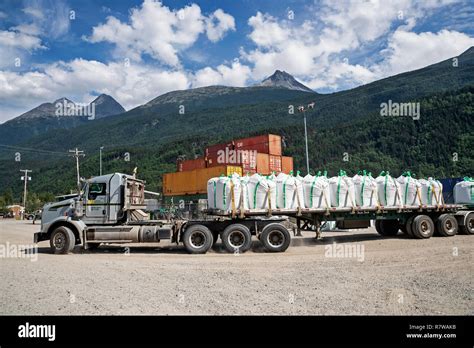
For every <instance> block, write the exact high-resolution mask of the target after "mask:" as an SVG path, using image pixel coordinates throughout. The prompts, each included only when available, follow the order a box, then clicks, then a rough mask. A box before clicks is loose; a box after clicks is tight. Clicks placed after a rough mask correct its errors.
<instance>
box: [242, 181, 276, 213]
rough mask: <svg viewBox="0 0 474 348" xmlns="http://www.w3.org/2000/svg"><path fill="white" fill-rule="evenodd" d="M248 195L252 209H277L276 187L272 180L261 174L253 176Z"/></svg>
mask: <svg viewBox="0 0 474 348" xmlns="http://www.w3.org/2000/svg"><path fill="white" fill-rule="evenodd" d="M248 193H249V203H250V209H269V208H271V209H275V208H276V185H275V183H274V182H273V181H272V180H268V179H266V178H265V177H264V176H261V175H259V174H254V175H252V176H251V177H250V179H249V182H248ZM270 205H271V207H270Z"/></svg>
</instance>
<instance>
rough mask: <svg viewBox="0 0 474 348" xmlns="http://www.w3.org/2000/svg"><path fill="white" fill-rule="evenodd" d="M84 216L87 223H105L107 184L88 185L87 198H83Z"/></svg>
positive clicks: (94, 183) (95, 183)
mask: <svg viewBox="0 0 474 348" xmlns="http://www.w3.org/2000/svg"><path fill="white" fill-rule="evenodd" d="M84 200H85V202H84V206H85V213H86V214H85V215H86V219H87V220H88V221H89V222H96V223H99V222H105V220H106V218H107V215H106V214H107V203H108V202H107V184H106V183H105V182H93V183H89V188H88V190H87V196H86V197H84Z"/></svg>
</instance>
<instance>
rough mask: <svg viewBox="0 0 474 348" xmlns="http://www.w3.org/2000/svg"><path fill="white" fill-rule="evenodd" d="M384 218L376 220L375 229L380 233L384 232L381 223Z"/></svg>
mask: <svg viewBox="0 0 474 348" xmlns="http://www.w3.org/2000/svg"><path fill="white" fill-rule="evenodd" d="M381 222H382V220H375V230H376V231H377V233H378V234H382V228H381V227H380V223H381Z"/></svg>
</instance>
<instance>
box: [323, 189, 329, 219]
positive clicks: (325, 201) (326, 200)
mask: <svg viewBox="0 0 474 348" xmlns="http://www.w3.org/2000/svg"><path fill="white" fill-rule="evenodd" d="M322 194H323V198H324V204H326V215H329V203H328V199H327V197H326V193H325V192H324V189H323V190H322Z"/></svg>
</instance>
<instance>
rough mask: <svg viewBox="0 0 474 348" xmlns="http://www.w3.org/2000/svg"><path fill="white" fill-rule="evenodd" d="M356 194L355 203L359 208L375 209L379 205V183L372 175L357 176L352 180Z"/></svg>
mask: <svg viewBox="0 0 474 348" xmlns="http://www.w3.org/2000/svg"><path fill="white" fill-rule="evenodd" d="M352 182H353V184H354V192H355V203H356V205H358V206H359V207H375V206H376V205H377V200H378V196H377V183H376V182H375V179H374V178H373V177H372V175H370V174H367V173H365V171H364V172H363V173H362V174H356V175H354V177H353V178H352Z"/></svg>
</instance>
